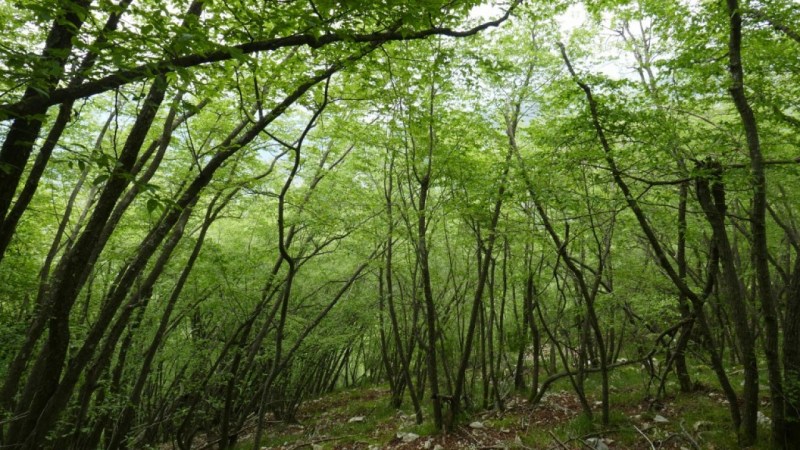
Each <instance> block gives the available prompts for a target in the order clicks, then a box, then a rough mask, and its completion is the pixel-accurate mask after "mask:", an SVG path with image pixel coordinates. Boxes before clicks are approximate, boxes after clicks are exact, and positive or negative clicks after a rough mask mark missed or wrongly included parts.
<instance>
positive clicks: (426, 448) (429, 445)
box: [422, 439, 433, 450]
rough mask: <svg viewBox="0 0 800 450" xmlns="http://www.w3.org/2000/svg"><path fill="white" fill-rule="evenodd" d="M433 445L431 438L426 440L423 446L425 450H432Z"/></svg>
mask: <svg viewBox="0 0 800 450" xmlns="http://www.w3.org/2000/svg"><path fill="white" fill-rule="evenodd" d="M431 447H433V441H432V440H430V439H428V440H427V441H425V443H424V444H422V448H424V449H425V450H430V448H431Z"/></svg>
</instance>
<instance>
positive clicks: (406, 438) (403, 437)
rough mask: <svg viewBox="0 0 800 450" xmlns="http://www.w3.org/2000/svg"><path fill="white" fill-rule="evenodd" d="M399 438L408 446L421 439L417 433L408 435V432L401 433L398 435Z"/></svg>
mask: <svg viewBox="0 0 800 450" xmlns="http://www.w3.org/2000/svg"><path fill="white" fill-rule="evenodd" d="M397 438H398V439H400V440H402V441H403V442H405V443H406V444H407V443H409V442H414V441H416V440H417V439H419V435H418V434H415V433H410V432H409V433H406V432H403V431H401V432H399V433H397Z"/></svg>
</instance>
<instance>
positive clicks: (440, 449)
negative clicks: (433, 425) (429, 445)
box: [433, 444, 444, 450]
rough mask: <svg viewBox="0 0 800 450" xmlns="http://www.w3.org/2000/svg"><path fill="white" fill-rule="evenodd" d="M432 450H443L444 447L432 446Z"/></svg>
mask: <svg viewBox="0 0 800 450" xmlns="http://www.w3.org/2000/svg"><path fill="white" fill-rule="evenodd" d="M433 450H444V447H442V446H441V445H439V444H436V445H434V446H433Z"/></svg>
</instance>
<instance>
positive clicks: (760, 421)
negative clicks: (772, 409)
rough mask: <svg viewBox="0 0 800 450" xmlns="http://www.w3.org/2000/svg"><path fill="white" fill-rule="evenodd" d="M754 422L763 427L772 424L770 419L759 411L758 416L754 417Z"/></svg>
mask: <svg viewBox="0 0 800 450" xmlns="http://www.w3.org/2000/svg"><path fill="white" fill-rule="evenodd" d="M756 422H758V424H759V425H764V426H767V427H768V426H770V424H772V419H770V418H769V417H767V416H766V415H764V413H762V412H761V411H759V412H758V415H757V416H756Z"/></svg>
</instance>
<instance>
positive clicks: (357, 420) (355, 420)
mask: <svg viewBox="0 0 800 450" xmlns="http://www.w3.org/2000/svg"><path fill="white" fill-rule="evenodd" d="M365 420H366V417H364V416H355V417H351V418H350V420H348V421H347V423H363V422H364V421H365Z"/></svg>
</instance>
